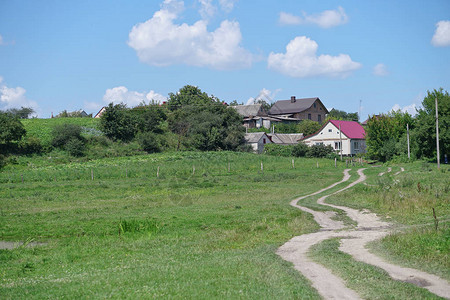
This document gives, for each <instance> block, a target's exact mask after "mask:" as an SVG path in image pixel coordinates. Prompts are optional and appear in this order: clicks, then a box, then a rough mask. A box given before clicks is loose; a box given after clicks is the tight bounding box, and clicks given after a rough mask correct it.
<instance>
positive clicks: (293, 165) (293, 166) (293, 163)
mask: <svg viewBox="0 0 450 300" xmlns="http://www.w3.org/2000/svg"><path fill="white" fill-rule="evenodd" d="M292 169H295V162H294V159H292Z"/></svg>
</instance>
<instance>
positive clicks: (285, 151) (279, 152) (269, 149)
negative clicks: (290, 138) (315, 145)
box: [264, 144, 294, 156]
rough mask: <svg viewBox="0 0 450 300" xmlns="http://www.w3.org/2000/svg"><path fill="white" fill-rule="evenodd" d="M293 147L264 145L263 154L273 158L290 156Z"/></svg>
mask: <svg viewBox="0 0 450 300" xmlns="http://www.w3.org/2000/svg"><path fill="white" fill-rule="evenodd" d="M293 149H294V146H292V145H278V144H266V145H264V153H265V154H268V155H273V156H292V151H293Z"/></svg>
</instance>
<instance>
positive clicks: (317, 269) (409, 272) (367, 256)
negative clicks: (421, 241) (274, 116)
mask: <svg viewBox="0 0 450 300" xmlns="http://www.w3.org/2000/svg"><path fill="white" fill-rule="evenodd" d="M363 171H364V169H359V170H358V175H359V178H358V179H357V180H356V181H354V182H352V183H350V184H349V185H347V186H346V187H344V188H342V189H340V190H338V191H336V192H334V193H331V194H328V195H325V196H323V197H321V198H319V199H318V200H317V203H319V204H322V205H327V206H330V207H333V208H337V209H341V210H343V211H344V212H345V213H346V214H347V215H348V217H350V218H351V219H352V220H354V221H355V222H356V223H357V226H356V228H353V229H349V230H342V229H343V228H344V224H343V223H342V222H339V221H335V220H332V219H331V218H332V217H333V216H334V212H319V211H314V210H312V209H309V208H307V207H303V206H301V205H299V204H298V201H300V200H302V199H304V198H306V197H310V196H313V195H317V194H319V193H322V192H324V191H326V190H329V189H331V188H333V187H335V186H336V185H338V184H340V183H343V182H345V181H347V180H348V179H349V178H350V175H349V169H346V170H344V178H343V179H342V180H341V181H339V182H336V183H334V184H333V185H330V186H329V187H326V188H324V189H322V190H320V191H317V192H315V193H312V194H310V195H306V196H303V197H299V198H297V199H294V200H293V201H291V203H290V204H291V205H292V206H294V207H296V208H299V209H301V210H303V211H305V212H308V213H311V214H312V215H313V216H314V220H315V221H316V222H317V223H318V224H319V225H320V226H321V230H320V231H319V232H315V233H310V234H305V235H301V236H297V237H294V238H292V239H291V240H290V241H288V242H287V243H285V244H284V245H283V246H281V247H280V248H279V249H278V251H277V254H278V255H280V256H281V257H282V258H283V259H285V260H287V261H289V262H292V263H293V264H294V267H295V269H296V270H298V271H300V272H301V273H302V274H303V275H304V276H305V277H307V278H308V279H309V280H310V281H311V282H312V286H313V287H314V288H316V289H317V291H318V292H319V294H320V295H321V296H322V297H323V298H325V299H360V297H359V295H358V294H356V292H355V291H353V290H351V289H349V288H347V287H346V286H345V283H344V281H343V280H342V279H341V278H339V277H337V276H335V275H333V274H332V273H331V271H330V270H328V269H326V268H325V267H323V266H322V265H320V264H317V263H315V262H313V261H312V260H311V259H309V258H308V256H307V253H308V251H309V249H310V247H311V246H313V245H315V244H318V243H320V242H322V241H324V240H327V239H330V238H333V237H340V238H341V246H340V248H339V249H340V250H341V251H343V252H346V253H348V254H350V255H352V256H353V258H355V259H356V260H359V261H362V262H364V263H367V264H371V265H374V266H377V267H380V268H382V269H384V270H386V271H387V272H388V273H389V275H390V276H391V277H392V278H393V279H395V280H402V281H406V282H410V283H412V284H415V285H417V286H419V287H423V288H426V289H428V290H429V291H430V292H432V293H434V294H436V295H438V296H441V297H444V298H447V299H450V284H449V283H448V282H447V281H446V280H444V279H441V278H439V277H437V276H435V275H431V274H428V273H425V272H422V271H419V270H415V269H411V268H404V267H400V266H397V265H394V264H391V263H388V262H386V261H384V260H383V259H381V258H380V257H378V256H376V255H374V254H372V253H370V252H369V251H368V250H367V249H366V244H367V243H369V242H371V241H374V240H377V239H380V238H382V237H384V236H385V235H387V234H388V233H389V228H390V224H389V223H387V222H384V221H381V220H380V219H379V218H378V216H377V215H375V214H373V213H370V212H369V211H367V210H362V211H360V210H356V209H352V208H349V207H345V206H338V205H332V204H328V203H326V202H325V199H326V198H327V197H329V196H331V195H334V194H337V193H340V192H342V191H345V190H347V189H349V188H351V187H353V186H354V185H356V184H358V183H360V182H363V181H364V180H365V179H366V176H365V175H364V173H363ZM391 171H392V169H391V168H388V172H391ZM402 171H404V169H403V168H402V169H401V172H402ZM397 174H399V172H397V173H396V174H394V175H397ZM383 175H384V173H380V174H379V176H383Z"/></svg>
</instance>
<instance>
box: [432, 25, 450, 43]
mask: <svg viewBox="0 0 450 300" xmlns="http://www.w3.org/2000/svg"><path fill="white" fill-rule="evenodd" d="M431 44H433V46H436V47H446V46H450V21H439V22H437V23H436V31H435V32H434V35H433V38H432V39H431Z"/></svg>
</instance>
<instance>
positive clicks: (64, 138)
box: [52, 124, 84, 147]
mask: <svg viewBox="0 0 450 300" xmlns="http://www.w3.org/2000/svg"><path fill="white" fill-rule="evenodd" d="M82 130H83V129H82V128H81V126H80V125H76V124H62V125H57V126H55V127H54V128H53V132H52V135H53V139H52V145H53V146H54V147H64V146H65V145H66V143H67V142H68V141H69V140H71V139H74V138H75V139H78V140H80V141H83V142H84V138H83V137H82V136H81V132H82Z"/></svg>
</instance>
